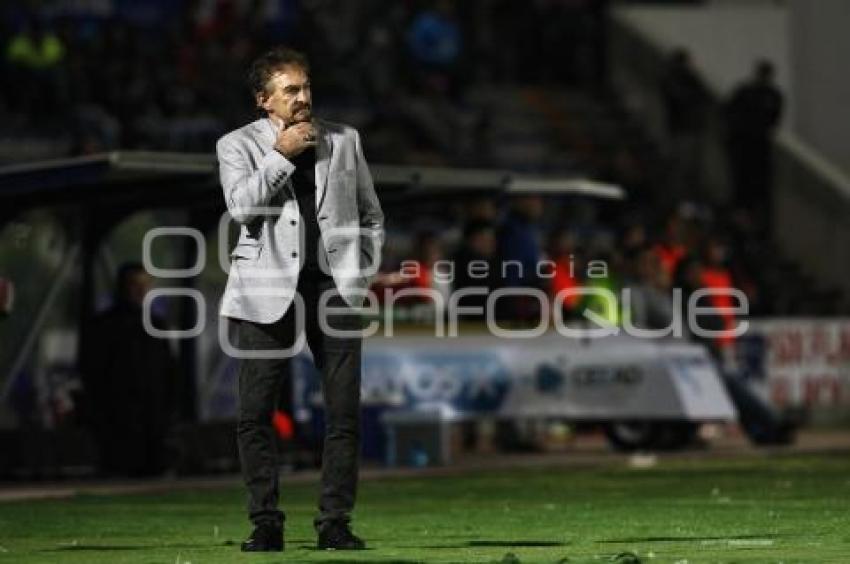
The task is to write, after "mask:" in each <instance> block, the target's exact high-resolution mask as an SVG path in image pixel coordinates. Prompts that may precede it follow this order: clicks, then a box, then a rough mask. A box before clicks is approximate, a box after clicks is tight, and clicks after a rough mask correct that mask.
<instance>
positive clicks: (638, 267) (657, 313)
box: [625, 248, 674, 329]
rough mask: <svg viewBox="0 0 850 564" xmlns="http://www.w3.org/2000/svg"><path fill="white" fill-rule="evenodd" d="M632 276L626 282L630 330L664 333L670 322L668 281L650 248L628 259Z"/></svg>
mask: <svg viewBox="0 0 850 564" xmlns="http://www.w3.org/2000/svg"><path fill="white" fill-rule="evenodd" d="M632 263H633V264H632V265H631V271H632V275H631V277H630V279H629V280H628V281H627V282H626V286H625V287H626V288H627V289H628V290H629V300H630V304H629V306H630V308H629V311H628V315H629V319H630V322H631V324H632V326H634V327H637V328H639V329H666V328H668V327H670V325H671V323H672V322H673V315H674V311H673V296H672V278H671V276H670V274H669V273H668V272H667V271H666V270H665V269H664V268H662V267H661V260H660V259H659V257H658V255H657V254H656V253H654V252H653V251H652V249H650V248H644V249H642V250H640V251H638V252H637V253H635V254H634V256H633V257H632Z"/></svg>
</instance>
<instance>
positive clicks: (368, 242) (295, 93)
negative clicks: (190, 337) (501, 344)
mask: <svg viewBox="0 0 850 564" xmlns="http://www.w3.org/2000/svg"><path fill="white" fill-rule="evenodd" d="M249 80H250V83H251V88H252V91H253V93H254V96H255V101H256V104H257V106H258V107H259V108H260V109H262V110H263V112H264V113H265V117H262V118H260V119H258V120H256V121H254V122H252V123H249V124H248V125H245V126H244V127H241V128H239V129H237V130H235V131H232V132H230V133H228V134H227V135H225V136H223V137H222V138H221V139H219V141H218V143H217V146H216V149H217V154H218V161H219V166H220V178H221V185H222V188H223V190H224V199H225V202H226V203H227V208H228V211H229V212H230V215H231V216H232V217H233V219H234V220H235V221H236V222H237V223H238V224H240V234H239V241H238V243H237V244H236V247H235V248H234V249H233V251H232V253H231V255H230V256H231V258H232V261H231V268H230V273H229V277H228V281H227V287H226V289H225V292H224V296H223V298H222V303H221V315H223V316H225V317H227V318H228V319H230V320H233V321H234V322H235V323H237V326H238V350H237V351H236V352H235V353H232V354H234V355H235V356H239V357H241V359H242V360H241V363H240V368H239V381H238V390H239V405H238V423H237V438H238V445H239V455H240V460H241V465H242V473H243V476H244V479H245V484H246V486H247V488H248V494H249V496H248V497H249V503H248V509H249V517H250V519H251V521H252V523H253V524H254V530H253V532H252V534H251V536H250V537H249V538H248V539H247V540H246V541H245V542H244V543H242V550H243V551H248V552H260V551H280V550H283V548H284V538H283V525H284V521H285V515H284V513H283V512H282V511H281V510H279V509H278V468H277V461H276V453H275V442H274V441H275V435H274V432H273V428H272V413H273V411H274V409H275V400H276V398H277V397H278V389H279V386H280V385H281V379H282V377H283V375H285V374H288V373H289V364H288V363H289V358H290V357H291V356H292V355H293V354H294V353H295V352H297V350H298V349H299V348H300V347H301V346H302V345H303V343H304V337H306V342H307V343H308V344H309V345H310V350H311V351H312V353H313V358H314V362H315V364H316V367H317V368H318V369H319V371H320V372H321V376H322V391H323V394H324V405H325V421H326V426H325V439H324V450H323V457H322V478H321V496H320V500H319V513H318V515H317V516H316V518H315V519H314V523H313V524H314V527H315V529H316V532H317V534H318V542H317V545H318V547H319V548H320V549H362V548H365V544H364V542H363V541H362V540H361V539H360V538H358V537H357V536H355V535H354V534H353V533H352V532H351V530H350V527H349V522H350V519H351V512H352V510H353V508H354V501H355V493H356V487H357V479H358V467H359V444H360V411H359V410H360V378H361V342H362V338H361V337H362V335H361V334H360V329H362V323H361V321H362V318H361V317H360V314H359V312H358V309H357V308H359V307H360V306H362V303H363V299H364V296H365V294H366V291H367V290H368V288H369V284H370V282H371V280H372V278H373V277H374V275H375V273H376V272H377V268H378V265H379V263H380V257H381V249H382V247H383V242H384V215H383V212H382V210H381V206H380V203H379V202H378V198H377V196H376V194H375V189H374V186H373V184H372V176H371V174H370V172H369V167H368V165H367V164H366V159H365V157H364V154H363V146H362V144H361V141H360V136H359V134H358V132H357V131H356V130H355V129H353V128H351V127H348V126H346V125H341V124H336V123H331V122H328V121H324V120H321V119H314V118H313V115H312V98H311V91H310V77H309V66H308V63H307V60H306V58H305V57H304V56H303V55H302V54H301V53H298V52H297V51H293V50H291V49H287V48H282V47H280V48H276V49H273V50H271V51H269V52H268V53H265V54H264V55H262V56H260V57H259V58H258V59H257V60H256V61H254V63H253V64H252V66H251V71H250V74H249Z"/></svg>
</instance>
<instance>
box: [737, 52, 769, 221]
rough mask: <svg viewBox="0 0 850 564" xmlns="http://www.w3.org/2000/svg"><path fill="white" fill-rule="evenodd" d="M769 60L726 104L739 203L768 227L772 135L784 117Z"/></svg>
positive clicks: (758, 67) (761, 64)
mask: <svg viewBox="0 0 850 564" xmlns="http://www.w3.org/2000/svg"><path fill="white" fill-rule="evenodd" d="M774 75H775V71H774V67H773V64H772V63H770V62H769V61H765V60H763V61H759V62H758V63H757V64H756V67H755V72H754V74H753V77H752V78H751V79H750V80H748V81H746V82H744V83H743V84H741V85H740V86H738V87H737V88H736V89H735V90H734V92H733V93H732V95H731V97H730V98H729V100H728V102H727V104H726V130H727V135H728V142H727V145H726V148H727V155H728V159H729V168H730V172H731V176H732V182H733V187H734V191H735V202H736V203H737V205H738V206H740V207H742V208H744V209H747V210H750V212H751V213H753V214H754V215H755V219H756V221H757V222H758V223H760V224H761V226H762V227H767V226H768V224H769V220H770V214H771V207H772V198H771V191H772V183H773V162H772V159H771V154H772V147H771V144H772V141H773V134H774V131H775V130H776V127H777V125H779V122H780V119H781V118H782V106H783V98H782V93H781V92H780V91H779V89H778V88H777V87H776V84H775V82H774Z"/></svg>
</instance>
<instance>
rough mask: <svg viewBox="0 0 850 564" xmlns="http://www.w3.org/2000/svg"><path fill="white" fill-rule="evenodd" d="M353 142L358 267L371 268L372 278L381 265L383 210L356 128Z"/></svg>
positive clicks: (383, 237) (369, 276) (370, 275)
mask: <svg viewBox="0 0 850 564" xmlns="http://www.w3.org/2000/svg"><path fill="white" fill-rule="evenodd" d="M354 143H355V149H356V153H357V171H356V172H357V208H358V210H359V214H360V233H361V235H360V238H361V245H360V249H361V251H360V252H361V259H360V267H361V268H367V267H368V268H371V269H372V270H370V271H369V275H367V278H372V277H373V276H374V274H375V273H377V271H378V268H379V267H380V265H381V250H382V249H383V246H384V239H385V232H384V212H383V210H382V209H381V203H380V202H379V201H378V195H377V194H376V193H375V185H374V183H373V181H372V173H371V172H370V171H369V165H368V164H367V163H366V157H365V155H364V154H363V145H362V143H361V141H360V133H359V132H358V131H357V130H354Z"/></svg>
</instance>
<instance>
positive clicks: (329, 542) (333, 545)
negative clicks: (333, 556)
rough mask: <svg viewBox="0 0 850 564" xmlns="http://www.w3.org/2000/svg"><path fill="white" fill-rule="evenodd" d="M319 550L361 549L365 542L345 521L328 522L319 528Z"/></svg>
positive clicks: (364, 546) (317, 544)
mask: <svg viewBox="0 0 850 564" xmlns="http://www.w3.org/2000/svg"><path fill="white" fill-rule="evenodd" d="M316 546H317V547H318V548H319V550H363V549H364V548H366V543H365V542H363V540H362V539H361V538H360V537H357V536H355V535H354V534H353V533H352V532H351V529H349V528H348V525H347V524H345V523H329V524H327V525H325V526H324V527H322V528H321V529H320V530H319V540H318V542H317V543H316Z"/></svg>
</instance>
